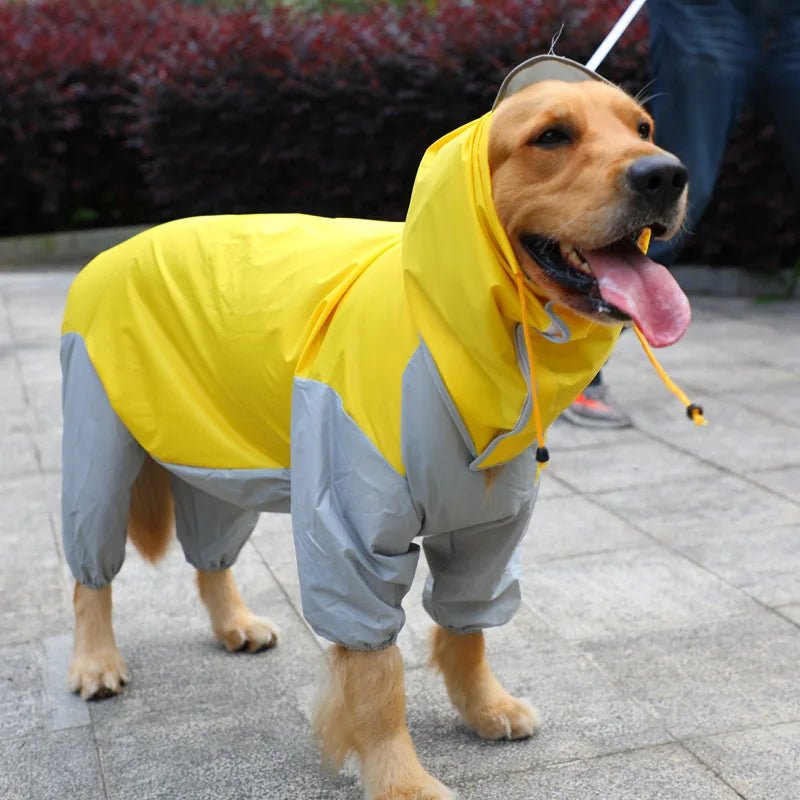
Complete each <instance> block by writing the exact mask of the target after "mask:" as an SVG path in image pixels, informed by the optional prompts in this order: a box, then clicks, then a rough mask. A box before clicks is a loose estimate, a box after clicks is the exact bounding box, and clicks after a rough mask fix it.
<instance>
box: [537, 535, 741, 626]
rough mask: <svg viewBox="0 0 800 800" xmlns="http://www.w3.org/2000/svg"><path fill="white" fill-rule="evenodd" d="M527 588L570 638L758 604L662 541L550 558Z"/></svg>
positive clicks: (681, 622)
mask: <svg viewBox="0 0 800 800" xmlns="http://www.w3.org/2000/svg"><path fill="white" fill-rule="evenodd" d="M527 588H528V591H527V592H526V594H525V599H524V602H525V603H526V604H527V605H529V606H530V607H531V608H533V609H534V610H535V611H536V612H537V613H538V614H540V615H541V616H542V618H543V619H545V620H547V622H548V624H549V625H551V626H552V628H553V629H554V630H555V631H557V632H558V633H559V634H560V635H561V636H564V637H565V638H567V639H572V640H579V639H595V638H600V637H603V636H614V635H619V634H628V635H633V634H636V633H646V632H649V631H659V630H671V629H675V628H681V627H684V626H687V625H692V624H697V623H701V622H708V621H711V620H716V619H721V618H724V617H730V616H734V615H736V614H741V613H744V612H747V611H750V610H752V609H753V608H756V607H757V606H756V604H755V603H754V602H753V601H752V600H751V599H749V598H748V597H747V596H746V595H744V594H742V593H741V592H738V591H736V590H735V589H733V588H731V587H730V586H728V585H726V584H725V583H723V582H722V581H720V580H718V579H717V578H715V577H714V576H713V575H709V574H708V572H706V571H705V570H703V569H701V568H699V567H697V566H696V565H694V564H692V563H691V562H689V561H688V560H687V559H685V558H682V557H680V556H678V555H675V554H674V553H671V552H669V551H668V550H666V549H665V548H661V547H658V546H656V547H648V548H640V549H635V550H616V551H613V552H607V553H597V554H591V555H586V556H575V557H573V558H565V559H559V560H553V561H548V562H547V563H544V564H540V565H538V566H537V567H536V569H535V571H534V572H533V574H532V575H530V577H529V578H528V581H527Z"/></svg>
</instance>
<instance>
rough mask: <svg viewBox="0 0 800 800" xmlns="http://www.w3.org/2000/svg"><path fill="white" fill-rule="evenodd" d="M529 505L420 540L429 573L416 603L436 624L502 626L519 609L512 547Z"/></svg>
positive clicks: (464, 629)
mask: <svg viewBox="0 0 800 800" xmlns="http://www.w3.org/2000/svg"><path fill="white" fill-rule="evenodd" d="M532 508H533V506H531V505H528V506H525V507H524V508H523V509H522V510H521V511H520V512H519V514H517V515H516V516H514V517H511V518H509V519H503V520H499V521H498V522H497V523H487V524H484V525H476V526H475V527H474V528H470V529H468V530H461V531H457V532H455V533H442V534H439V535H438V536H429V537H427V538H426V539H425V540H424V542H423V547H424V549H425V558H426V559H427V561H428V566H429V567H430V575H429V576H428V580H427V581H426V582H425V591H424V593H423V595H422V602H423V605H424V606H425V610H426V611H427V612H428V614H430V616H431V618H432V619H433V620H434V621H435V622H438V623H439V625H442V626H444V627H445V628H449V629H450V630H454V631H457V632H459V633H472V632H474V631H478V630H483V629H484V628H491V627H494V626H496V625H505V624H506V623H507V622H508V621H509V620H510V619H511V618H512V617H513V616H514V614H515V613H516V611H517V609H518V608H519V604H520V600H521V594H520V587H519V576H520V568H519V563H518V554H517V545H518V544H519V543H520V541H521V540H522V537H523V536H524V535H525V530H526V529H527V527H528V522H529V521H530V517H531V511H532Z"/></svg>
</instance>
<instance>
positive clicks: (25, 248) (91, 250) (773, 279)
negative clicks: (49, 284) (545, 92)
mask: <svg viewBox="0 0 800 800" xmlns="http://www.w3.org/2000/svg"><path fill="white" fill-rule="evenodd" d="M149 227H151V226H150V225H128V226H125V227H119V228H97V229H94V230H85V231H70V232H66V233H43V234H37V235H33V236H12V237H9V238H6V239H0V270H3V269H20V268H25V267H49V268H57V267H61V266H65V267H66V266H68V267H71V268H74V267H75V266H80V265H82V264H85V263H86V262H87V261H89V260H90V259H92V258H94V256H96V255H97V254H98V253H100V252H102V251H103V250H106V249H108V248H109V247H113V246H114V245H115V244H119V242H122V241H124V240H125V239H128V238H130V237H131V236H133V235H134V234H137V233H139V232H141V231H143V230H146V229H147V228H149ZM672 274H673V275H674V276H675V279H676V280H677V281H678V284H679V285H680V286H681V288H682V289H683V290H684V291H685V292H687V293H688V294H694V295H713V296H716V297H766V298H771V297H776V298H780V299H790V298H794V299H800V280H798V278H797V277H796V276H794V279H793V271H792V270H791V269H786V270H782V271H780V272H777V273H765V272H762V273H758V272H749V271H747V270H745V269H743V268H742V267H709V266H705V265H702V264H681V265H679V266H676V267H673V268H672Z"/></svg>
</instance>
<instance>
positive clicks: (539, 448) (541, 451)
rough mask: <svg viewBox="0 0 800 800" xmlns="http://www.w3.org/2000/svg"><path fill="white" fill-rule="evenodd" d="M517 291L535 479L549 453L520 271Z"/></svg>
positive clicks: (537, 477)
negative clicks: (533, 433) (533, 435)
mask: <svg viewBox="0 0 800 800" xmlns="http://www.w3.org/2000/svg"><path fill="white" fill-rule="evenodd" d="M516 279H517V292H519V308H520V312H521V314H522V336H523V338H524V339H525V352H526V353H527V355H528V370H529V372H530V384H531V400H532V402H533V423H534V425H535V426H536V479H537V480H538V479H539V476H540V475H541V474H542V470H543V469H544V468H545V467H546V466H547V462H548V461H549V460H550V454H549V453H548V452H547V447H545V443H544V428H543V427H542V413H541V411H540V410H539V392H538V391H537V389H536V362H535V361H534V358H533V344H532V342H531V332H530V330H529V328H528V310H527V308H526V306H525V278H524V277H523V276H522V273H520V272H518V273H517V274H516Z"/></svg>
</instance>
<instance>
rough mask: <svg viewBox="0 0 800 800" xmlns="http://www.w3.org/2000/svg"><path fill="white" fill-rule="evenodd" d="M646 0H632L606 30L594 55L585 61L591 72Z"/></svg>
mask: <svg viewBox="0 0 800 800" xmlns="http://www.w3.org/2000/svg"><path fill="white" fill-rule="evenodd" d="M646 2H647V0H633V2H632V3H631V4H630V5H629V6H628V7H627V8H626V9H625V13H624V14H623V15H622V16H621V17H620V18H619V19H618V20H617V24H616V25H615V26H614V27H613V28H612V29H611V30H610V31H609V32H608V36H606V38H605V39H603V41H602V43H601V44H600V47H598V48H597V50H595V52H594V55H593V56H592V57H591V58H590V59H589V60H588V61H587V62H586V67H587V68H588V69H590V70H592V72H596V71H597V68H598V67H599V66H600V65H601V64H602V63H603V59H604V58H605V57H606V56H607V55H608V53H609V51H610V50H611V48H612V47H613V46H614V45H615V44H616V43H617V41H619V37H620V36H622V34H623V33H625V31H626V30H627V28H628V26H629V25H630V24H631V22H633V18H634V17H635V16H636V15H637V14H638V13H639V11H640V10H641V8H642V6H643V5H644V4H645V3H646Z"/></svg>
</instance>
